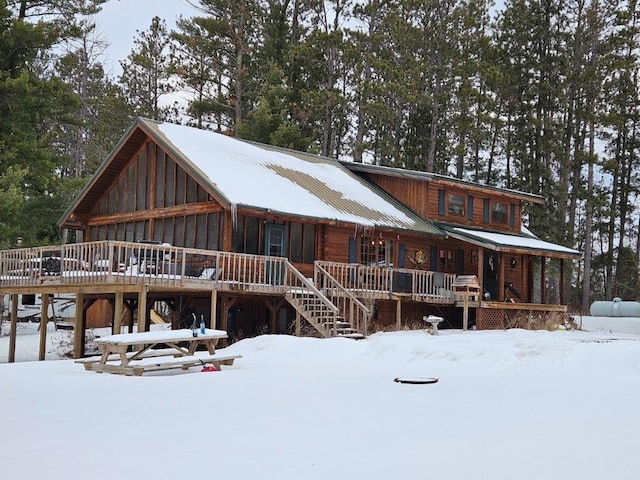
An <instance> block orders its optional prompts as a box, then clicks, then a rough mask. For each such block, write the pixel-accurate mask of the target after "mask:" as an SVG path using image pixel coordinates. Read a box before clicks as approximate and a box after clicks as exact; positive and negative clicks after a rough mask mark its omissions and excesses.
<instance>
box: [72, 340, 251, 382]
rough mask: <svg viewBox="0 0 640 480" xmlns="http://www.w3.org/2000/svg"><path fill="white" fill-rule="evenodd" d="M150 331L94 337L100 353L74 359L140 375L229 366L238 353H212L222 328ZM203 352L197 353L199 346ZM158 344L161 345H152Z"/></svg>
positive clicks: (90, 366) (101, 369) (87, 365)
mask: <svg viewBox="0 0 640 480" xmlns="http://www.w3.org/2000/svg"><path fill="white" fill-rule="evenodd" d="M197 334H198V335H197V336H193V333H192V331H191V330H189V329H181V330H152V331H149V332H139V333H123V334H118V335H109V336H106V337H100V338H97V339H96V344H97V345H98V349H99V350H100V353H101V355H100V356H95V357H89V358H83V359H80V360H77V363H82V364H84V368H85V370H90V371H93V372H98V373H103V372H108V373H117V374H122V375H142V374H143V373H145V372H152V371H158V370H168V369H171V368H182V369H184V370H188V369H189V368H191V367H194V366H197V365H203V366H204V365H207V364H210V365H213V366H214V367H216V369H218V370H219V369H220V366H221V365H232V364H233V361H234V360H235V359H236V358H240V357H241V356H240V355H224V354H223V355H220V354H216V344H217V343H218V340H220V339H222V338H227V332H226V331H224V330H213V329H205V331H204V333H202V332H201V331H200V330H198V331H197ZM201 345H202V346H204V347H206V350H207V352H206V353H204V352H197V349H198V347H199V346H201ZM156 347H161V348H156Z"/></svg>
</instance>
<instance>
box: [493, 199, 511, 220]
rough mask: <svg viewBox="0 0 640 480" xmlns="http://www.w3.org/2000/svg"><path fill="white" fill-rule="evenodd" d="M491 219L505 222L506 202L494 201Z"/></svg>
mask: <svg viewBox="0 0 640 480" xmlns="http://www.w3.org/2000/svg"><path fill="white" fill-rule="evenodd" d="M491 220H492V221H493V222H497V223H507V204H506V203H500V202H496V203H494V204H493V209H492V210H491Z"/></svg>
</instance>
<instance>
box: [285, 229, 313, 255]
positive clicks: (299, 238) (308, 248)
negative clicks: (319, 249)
mask: <svg viewBox="0 0 640 480" xmlns="http://www.w3.org/2000/svg"><path fill="white" fill-rule="evenodd" d="M315 250H316V228H315V226H314V225H308V224H302V223H291V224H290V225H289V259H290V260H291V261H292V262H297V263H313V261H314V260H315V258H314V257H315Z"/></svg>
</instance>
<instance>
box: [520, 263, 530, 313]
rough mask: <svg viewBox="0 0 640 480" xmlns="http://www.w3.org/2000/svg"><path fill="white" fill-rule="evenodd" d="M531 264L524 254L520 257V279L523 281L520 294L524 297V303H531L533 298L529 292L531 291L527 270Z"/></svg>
mask: <svg viewBox="0 0 640 480" xmlns="http://www.w3.org/2000/svg"><path fill="white" fill-rule="evenodd" d="M529 266H530V263H529V262H528V261H527V256H526V255H524V254H522V255H520V279H521V285H522V288H521V291H520V294H521V295H522V296H523V298H522V302H524V303H531V298H529V294H528V292H529V291H530V289H529V286H528V285H527V269H528V268H529Z"/></svg>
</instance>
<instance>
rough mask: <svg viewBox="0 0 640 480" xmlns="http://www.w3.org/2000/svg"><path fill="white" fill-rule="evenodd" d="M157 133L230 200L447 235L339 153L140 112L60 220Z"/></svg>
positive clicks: (84, 208) (85, 208)
mask: <svg viewBox="0 0 640 480" xmlns="http://www.w3.org/2000/svg"><path fill="white" fill-rule="evenodd" d="M149 137H151V138H152V139H153V140H154V141H155V142H157V143H158V144H159V145H160V146H161V147H162V148H163V149H164V150H165V151H167V153H168V154H169V156H171V157H172V158H174V160H176V161H177V163H178V164H180V165H181V166H182V167H183V168H184V169H185V171H186V172H187V173H188V174H189V175H192V176H193V177H194V178H195V179H196V180H197V181H198V182H199V183H201V184H202V185H203V186H204V187H205V188H207V189H208V190H210V191H211V192H212V193H213V194H214V197H216V198H217V199H218V200H219V201H220V203H222V204H223V206H225V207H226V208H232V209H237V208H243V207H246V208H251V209H258V210H264V211H268V212H271V213H275V214H281V215H286V216H294V217H301V218H307V219H316V220H318V221H323V220H324V221H330V222H343V223H349V224H355V225H360V226H363V227H364V228H383V229H392V230H409V231H414V232H417V233H426V234H430V235H437V236H443V235H444V233H443V232H442V231H441V230H439V229H438V228H437V227H436V226H435V225H434V224H433V223H432V222H429V221H427V220H424V219H422V218H420V217H419V216H418V215H416V214H415V213H413V212H412V211H411V210H409V209H408V208H406V207H405V206H403V205H402V204H401V203H400V202H399V201H397V200H396V199H394V198H393V197H391V196H390V195H388V194H387V193H385V192H384V191H382V190H381V189H379V188H377V187H375V186H374V185H372V184H371V183H370V182H367V181H366V180H364V179H362V178H360V177H359V176H358V175H356V174H354V173H352V172H351V171H349V169H347V168H345V167H344V166H343V165H342V164H341V163H340V162H338V161H337V160H333V159H329V158H324V157H319V156H314V155H307V154H301V153H299V152H292V151H286V150H283V149H275V148H273V147H269V146H265V145H258V144H254V143H250V142H245V141H241V140H237V139H234V138H230V137H228V136H225V135H222V134H219V133H215V132H212V131H207V130H200V129H197V128H193V127H187V126H181V125H175V124H170V123H158V122H154V121H151V120H146V119H138V120H136V122H135V123H134V124H133V125H132V127H131V128H130V129H129V130H128V131H127V133H126V134H125V135H124V137H123V138H122V139H121V141H120V142H119V143H118V145H117V146H116V148H114V150H113V151H112V153H111V154H110V155H109V157H108V158H107V159H106V160H105V162H104V163H103V164H102V165H101V167H100V168H99V169H98V171H97V172H96V174H95V175H94V177H93V178H92V179H91V180H90V182H89V183H88V184H87V186H86V187H85V188H84V189H83V191H82V192H81V193H80V194H79V195H78V197H77V198H76V201H75V202H74V203H73V204H72V205H71V206H70V208H69V209H68V210H67V212H66V213H65V215H64V216H63V217H62V219H61V220H60V222H59V223H60V224H71V223H72V221H71V220H70V218H69V217H70V215H71V214H72V213H76V214H88V213H89V212H90V209H91V208H92V206H93V205H94V204H95V202H96V201H97V200H98V199H99V198H100V196H101V195H102V194H103V193H104V191H105V190H106V189H107V188H108V186H109V185H111V183H112V182H113V180H114V178H115V177H116V176H117V175H118V173H119V172H120V171H121V170H122V168H123V167H124V165H125V164H126V162H127V161H129V160H130V159H131V158H132V157H133V156H134V155H135V153H136V152H137V151H138V150H139V148H140V147H141V146H142V145H143V144H144V142H145V141H146V140H147V139H148V138H149Z"/></svg>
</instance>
